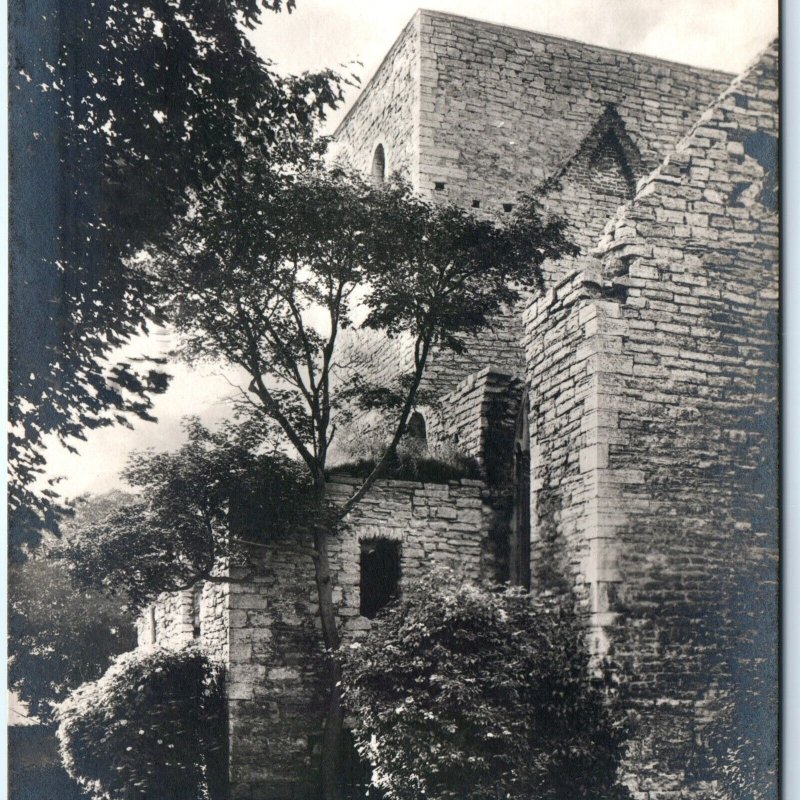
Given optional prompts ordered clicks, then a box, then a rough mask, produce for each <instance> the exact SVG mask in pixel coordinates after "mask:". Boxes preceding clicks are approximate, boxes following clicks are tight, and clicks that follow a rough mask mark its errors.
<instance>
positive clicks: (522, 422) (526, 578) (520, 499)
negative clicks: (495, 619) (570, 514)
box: [508, 392, 531, 589]
mask: <svg viewBox="0 0 800 800" xmlns="http://www.w3.org/2000/svg"><path fill="white" fill-rule="evenodd" d="M528 402H529V400H528V393H527V392H525V393H524V394H523V395H522V401H521V403H520V409H519V415H518V417H517V426H516V433H515V435H514V440H515V441H514V510H513V513H512V516H511V541H510V542H509V545H510V546H509V554H508V562H509V563H508V567H509V569H508V572H509V576H508V577H509V581H510V582H511V585H512V586H521V587H522V588H523V589H530V588H531V453H530V430H529V427H528Z"/></svg>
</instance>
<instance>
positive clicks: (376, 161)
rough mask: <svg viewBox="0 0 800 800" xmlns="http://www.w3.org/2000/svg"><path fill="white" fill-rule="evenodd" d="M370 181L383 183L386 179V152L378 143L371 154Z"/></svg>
mask: <svg viewBox="0 0 800 800" xmlns="http://www.w3.org/2000/svg"><path fill="white" fill-rule="evenodd" d="M371 176H372V182H373V183H376V184H380V183H383V182H384V181H385V180H386V153H384V151H383V145H382V144H379V145H378V146H377V147H376V148H375V154H374V155H373V156H372V172H371Z"/></svg>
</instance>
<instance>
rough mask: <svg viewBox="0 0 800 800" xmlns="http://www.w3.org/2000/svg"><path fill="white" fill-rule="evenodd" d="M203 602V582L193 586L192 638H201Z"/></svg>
mask: <svg viewBox="0 0 800 800" xmlns="http://www.w3.org/2000/svg"><path fill="white" fill-rule="evenodd" d="M202 602H203V584H202V583H196V584H195V585H194V586H193V587H192V638H194V639H199V638H200V634H201V633H202V626H201V613H202Z"/></svg>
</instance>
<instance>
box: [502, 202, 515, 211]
mask: <svg viewBox="0 0 800 800" xmlns="http://www.w3.org/2000/svg"><path fill="white" fill-rule="evenodd" d="M513 208H514V204H513V203H503V211H511V209H513Z"/></svg>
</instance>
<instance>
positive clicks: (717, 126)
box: [528, 49, 778, 800]
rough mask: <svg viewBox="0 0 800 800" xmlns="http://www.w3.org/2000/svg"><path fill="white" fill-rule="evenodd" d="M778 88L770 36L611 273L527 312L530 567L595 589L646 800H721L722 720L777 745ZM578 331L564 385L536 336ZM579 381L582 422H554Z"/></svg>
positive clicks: (615, 258)
mask: <svg viewBox="0 0 800 800" xmlns="http://www.w3.org/2000/svg"><path fill="white" fill-rule="evenodd" d="M776 100H777V52H776V50H774V49H773V50H771V51H769V52H767V53H766V54H765V56H764V57H763V59H762V60H761V61H760V62H759V63H758V65H757V66H756V67H755V68H754V69H753V70H751V71H750V72H749V73H748V74H747V75H746V76H745V77H744V78H743V79H742V80H740V81H738V82H736V83H734V85H733V87H732V88H731V90H730V91H729V92H727V93H726V94H725V95H724V96H723V98H722V99H721V100H720V102H719V103H718V104H716V105H715V106H714V107H712V109H711V110H710V111H709V112H708V113H707V114H704V115H703V117H702V118H701V120H700V122H699V124H698V126H697V127H696V128H695V129H694V131H693V132H692V134H691V135H690V136H689V137H688V138H686V139H685V140H683V141H682V142H681V143H680V144H679V146H678V148H677V151H676V152H675V153H674V154H673V155H671V156H670V157H669V158H668V160H667V161H666V162H665V163H664V165H662V167H661V168H660V169H659V170H657V171H656V172H654V173H653V174H652V175H651V176H650V178H649V179H648V180H647V181H646V182H644V183H643V184H642V186H641V189H640V191H639V194H638V196H637V198H636V200H635V201H634V203H633V204H632V205H631V206H630V207H628V208H625V209H622V210H621V211H620V213H619V216H618V218H617V219H616V221H615V222H614V223H613V224H612V225H610V227H609V233H608V237H607V239H606V240H605V241H604V242H603V258H602V262H599V263H598V267H600V268H601V269H602V272H601V270H600V269H597V270H596V271H595V273H594V274H593V275H588V274H584V275H576V276H575V278H574V290H575V291H574V292H573V295H572V297H571V298H570V297H569V296H568V294H565V297H564V300H563V303H562V304H561V306H560V307H559V305H558V303H556V304H553V305H551V307H550V308H549V309H548V310H547V313H546V314H545V315H544V316H541V314H539V315H537V313H536V309H534V310H533V312H532V314H531V317H530V327H529V340H528V343H529V347H530V357H531V372H530V380H531V383H532V404H535V403H537V402H538V403H539V406H538V409H537V412H536V415H535V418H536V419H537V420H538V422H539V424H538V427H537V428H536V429H534V430H533V431H532V439H533V447H534V456H533V461H534V476H535V481H537V483H535V486H534V490H535V495H534V496H535V498H536V503H535V507H536V509H537V511H538V512H539V517H538V519H537V522H536V530H535V532H534V569H536V566H537V560H538V562H539V564H540V565H541V566H542V567H543V568H545V569H547V568H548V567H549V566H550V565H553V564H555V565H557V566H559V565H562V564H565V563H566V565H567V566H569V567H572V568H573V569H574V566H573V565H575V566H577V568H578V570H577V572H578V575H579V577H578V579H577V580H576V581H575V585H576V586H581V585H586V586H588V587H590V588H592V587H593V591H590V592H589V597H588V609H589V613H590V616H591V619H592V621H593V633H594V634H595V643H596V644H598V645H600V646H601V648H602V649H601V652H608V653H610V654H612V655H613V656H614V658H615V659H617V660H618V662H619V663H620V664H621V665H622V667H623V673H624V674H627V675H628V676H630V681H629V683H628V684H627V686H626V688H625V702H626V703H627V707H628V709H629V711H630V713H631V718H632V720H633V721H634V723H635V724H636V726H637V727H636V729H635V730H636V733H635V734H634V739H633V742H634V745H633V747H632V750H631V753H630V762H629V764H628V769H629V776H630V785H631V788H632V789H634V792H635V796H636V797H637V798H643V799H645V798H646V799H648V800H650V799H651V798H655V797H667V796H678V795H679V794H680V796H681V797H689V796H693V797H708V796H720V795H721V793H722V792H723V789H722V788H721V786H720V785H719V783H714V782H713V781H719V779H720V777H721V775H722V774H723V770H722V769H721V766H720V764H719V763H715V758H716V756H715V754H714V748H715V747H717V748H718V747H719V746H720V742H721V741H722V738H721V731H722V727H723V720H724V719H725V714H726V713H728V712H731V713H733V715H734V722H733V726H734V727H736V726H737V725H738V729H739V730H749V731H751V732H753V733H754V734H755V735H756V736H757V737H758V738H759V748H758V750H757V759H760V760H762V762H763V765H764V766H763V768H764V769H769V764H770V762H771V761H772V760H774V757H775V755H776V750H775V744H776V730H775V720H776V718H777V717H776V712H775V708H776V706H775V705H774V703H775V699H776V698H775V697H774V688H775V686H776V680H777V673H776V664H777V652H776V641H775V631H776V625H775V623H776V619H777V617H776V611H777V606H776V599H777V598H776V585H777V475H776V467H777V456H776V452H775V446H776V442H777V441H778V429H777V387H778V384H777V367H778V365H777V344H778V341H777V313H778V250H777V247H778V238H777V235H778V219H777V213H776V207H775V205H774V201H775V197H774V195H772V194H771V193H770V182H771V180H772V179H773V178H774V176H771V175H770V174H769V169H767V170H765V169H764V167H763V166H762V164H761V163H759V158H761V161H765V159H764V158H763V156H764V153H765V152H767V151H768V150H769V147H770V144H769V143H770V141H771V142H772V146H773V148H774V146H775V143H776V139H775V136H776V134H777V106H776ZM770 137H771V138H770ZM776 152H777V151H776V150H775V149H773V152H772V155H773V156H775V155H776ZM771 203H772V204H771ZM556 315H558V316H556ZM579 329H582V332H581V337H582V339H583V342H582V343H581V344H580V345H579V346H578V347H577V348H575V349H574V350H573V351H572V352H567V353H565V354H563V356H562V357H561V359H560V363H561V367H560V369H559V370H558V372H559V374H560V379H559V386H558V388H557V389H556V390H555V391H554V390H553V385H552V377H553V375H554V372H553V368H552V367H550V366H548V360H547V355H545V358H544V360H542V357H541V355H540V351H541V346H542V344H545V345H546V342H547V337H548V336H559V335H561V334H565V335H567V336H570V335H571V334H570V331H573V330H579ZM565 344H566V343H565ZM553 346H554V347H555V345H553ZM587 355H588V356H590V358H591V360H592V361H593V364H591V366H589V365H588V364H587V363H586V357H587ZM554 358H556V357H555V356H554ZM587 368H588V370H589V371H590V372H591V373H592V375H591V378H589V377H588V375H587ZM581 375H583V376H586V380H588V381H589V382H590V387H589V388H588V389H587V390H586V391H585V397H584V398H583V400H582V404H581V405H582V408H581V405H579V406H578V409H577V413H578V414H579V415H580V417H581V424H580V427H576V426H574V424H572V423H571V420H572V417H571V416H565V417H563V420H564V421H563V422H562V421H561V420H558V418H559V416H563V414H564V413H568V414H571V413H572V412H573V411H574V410H575V409H574V407H573V408H569V406H568V403H569V398H570V397H571V392H572V381H574V380H575V379H580V376H581ZM565 405H567V406H568V408H569V410H568V411H567V412H564V411H563V409H564V406H565ZM559 407H561V408H562V412H561V414H560V412H559ZM553 416H554V417H555V421H553V423H552V425H550V426H548V425H547V420H548V418H552V417H553ZM570 431H572V433H570ZM570 453H571V455H570ZM576 461H577V463H576ZM578 474H582V475H583V485H584V486H588V492H589V494H588V497H589V498H591V499H590V501H589V502H588V503H587V502H586V501H585V500H584V499H581V497H580V496H579V495H577V494H575V493H574V492H573V493H572V496H571V497H570V498H568V499H570V502H569V504H568V505H564V504H563V502H562V503H558V504H553V505H554V507H550V506H547V505H546V506H545V507H544V508H543V507H542V492H543V491H544V488H545V486H544V485H542V484H541V483H539V482H538V481H540V480H541V479H542V478H543V477H547V479H548V480H549V482H550V485H551V486H554V487H557V492H558V493H559V496H560V498H561V499H567V496H566V495H565V492H564V487H565V486H567V487H569V486H572V485H575V484H576V482H577V476H578ZM584 497H586V495H584ZM576 514H577V521H576V520H575V516H576ZM548 536H549V537H550V539H551V542H550V544H549V545H548V543H547V538H548ZM593 548H594V553H592V552H591V551H592V549H593ZM586 554H590V555H589V557H586ZM563 571H564V570H563V569H562V572H563ZM540 588H541V589H542V590H553V589H554V582H553V581H552V580H550V581H549V582H548V580H547V576H545V577H544V579H543V580H542V583H541V584H540ZM734 691H737V692H739V694H738V695H736V698H737V699H736V702H732V700H731V698H733V697H734V695H733V694H732V692H734ZM753 713H754V714H755V716H752V714H753ZM737 714H739V715H740V716H739V717H738V719H737V718H736V715H737ZM748 715H750V716H748ZM759 726H761V727H759ZM773 766H774V764H773ZM709 781H712V782H710V783H709ZM670 793H673V794H670Z"/></svg>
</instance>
